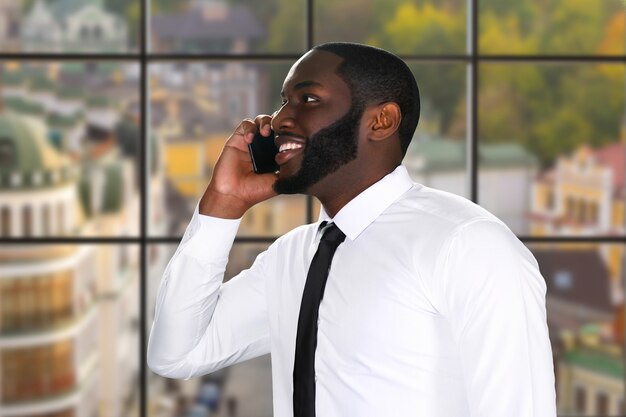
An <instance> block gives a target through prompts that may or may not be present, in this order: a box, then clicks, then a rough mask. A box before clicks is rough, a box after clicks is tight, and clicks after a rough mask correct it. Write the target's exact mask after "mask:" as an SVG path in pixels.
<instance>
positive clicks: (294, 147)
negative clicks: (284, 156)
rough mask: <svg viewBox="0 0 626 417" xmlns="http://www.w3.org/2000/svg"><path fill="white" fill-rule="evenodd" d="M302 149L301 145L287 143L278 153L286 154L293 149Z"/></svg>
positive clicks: (281, 146)
mask: <svg viewBox="0 0 626 417" xmlns="http://www.w3.org/2000/svg"><path fill="white" fill-rule="evenodd" d="M302 147H303V145H302V144H301V143H295V142H287V143H283V144H282V145H280V148H278V152H286V151H290V150H292V149H300V148H302Z"/></svg>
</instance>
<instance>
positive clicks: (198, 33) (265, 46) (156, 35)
mask: <svg viewBox="0 0 626 417" xmlns="http://www.w3.org/2000/svg"><path fill="white" fill-rule="evenodd" d="M149 1H150V6H151V12H152V14H151V17H150V49H151V51H153V52H157V53H164V52H175V53H184V54H233V55H241V54H254V53H268V52H271V53H294V52H295V53H299V52H303V51H304V50H305V42H304V37H305V32H306V30H305V29H306V25H304V24H303V23H304V20H305V6H306V3H305V1H303V0H292V1H286V0H263V1H262V2H258V1H254V0H236V1H226V0H179V1H176V2H171V1H167V0H149Z"/></svg>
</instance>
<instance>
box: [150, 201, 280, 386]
mask: <svg viewBox="0 0 626 417" xmlns="http://www.w3.org/2000/svg"><path fill="white" fill-rule="evenodd" d="M239 223H240V220H228V219H219V218H214V217H209V216H203V215H201V214H199V213H198V209H197V208H196V211H195V213H194V215H193V217H192V220H191V222H190V224H189V226H188V227H187V230H186V231H185V234H184V236H183V239H182V241H181V243H180V245H179V247H178V249H177V250H176V252H175V254H174V256H173V257H172V259H171V260H170V262H169V264H168V265H167V267H166V269H165V272H164V274H163V277H162V279H161V284H160V287H159V291H158V294H157V300H156V307H155V314H154V323H153V325H152V330H151V331H150V339H149V342H148V354H147V355H148V358H147V359H148V366H149V367H150V369H152V371H154V372H155V373H157V374H159V375H162V376H165V377H169V378H184V379H189V378H191V377H193V376H198V375H203V374H207V373H210V372H213V371H216V370H218V369H220V368H223V367H225V366H228V365H232V364H234V363H237V362H241V361H244V360H247V359H251V358H254V357H257V356H260V355H263V354H266V353H269V325H268V320H267V305H266V294H265V280H266V276H267V271H266V253H265V252H264V253H262V254H261V255H259V256H258V257H257V259H256V260H255V262H254V264H253V265H252V267H251V268H250V269H248V270H246V271H243V272H242V273H240V274H239V275H238V276H236V277H234V278H232V279H231V280H229V281H228V282H226V283H222V280H223V277H224V271H225V269H226V264H227V262H228V254H229V252H230V249H231V247H232V244H233V241H234V239H235V235H236V233H237V229H238V227H239Z"/></svg>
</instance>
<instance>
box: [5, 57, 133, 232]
mask: <svg viewBox="0 0 626 417" xmlns="http://www.w3.org/2000/svg"><path fill="white" fill-rule="evenodd" d="M0 77H1V79H0V159H2V160H3V161H4V162H5V163H2V164H0V213H2V219H3V221H2V223H3V225H2V235H3V236H11V237H24V236H34V237H38V236H94V235H95V236H119V235H137V234H138V232H139V222H138V219H139V211H138V207H139V187H138V172H137V166H138V164H137V159H138V157H139V155H138V145H139V124H140V122H139V119H140V114H139V113H138V111H137V109H136V106H132V105H131V103H133V102H134V103H136V102H137V101H138V93H139V85H138V84H139V81H138V65H137V64H122V63H114V62H80V63H79V62H45V63H44V62H42V63H35V62H5V63H4V64H0Z"/></svg>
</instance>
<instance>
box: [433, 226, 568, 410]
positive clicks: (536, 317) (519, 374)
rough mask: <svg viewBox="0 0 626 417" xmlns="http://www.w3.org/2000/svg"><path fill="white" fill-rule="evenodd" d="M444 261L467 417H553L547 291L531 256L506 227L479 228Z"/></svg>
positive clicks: (458, 240)
mask: <svg viewBox="0 0 626 417" xmlns="http://www.w3.org/2000/svg"><path fill="white" fill-rule="evenodd" d="M441 261H442V268H443V270H442V271H443V273H442V275H441V276H442V280H441V281H440V282H441V285H442V287H441V288H440V294H441V295H442V298H443V303H444V305H445V306H446V307H445V308H446V309H447V311H446V312H445V314H446V315H447V316H448V319H449V323H450V326H451V331H452V334H453V337H454V339H455V341H456V342H457V346H458V349H459V354H460V358H461V361H462V371H463V374H464V379H465V383H466V391H467V398H468V401H469V408H470V410H471V414H470V415H471V416H473V417H474V416H476V417H478V416H480V417H501V416H508V417H555V416H556V399H555V397H556V396H555V387H554V370H553V361H552V350H551V347H550V340H549V337H548V327H547V322H546V308H545V295H546V284H545V281H544V279H543V278H542V276H541V274H540V272H539V269H538V266H537V262H536V260H535V258H534V257H533V255H532V254H531V252H530V251H529V250H528V249H527V248H526V247H525V246H524V245H523V244H522V243H521V242H520V241H519V240H518V239H517V238H516V237H515V235H514V234H513V233H512V232H511V231H510V230H509V229H508V228H506V227H505V226H504V225H502V224H499V223H497V222H495V221H492V220H478V221H474V222H472V223H470V224H466V225H464V226H462V227H461V228H460V229H458V230H457V232H456V233H454V234H453V235H452V236H451V237H450V238H449V246H448V249H447V250H444V259H442V260H441Z"/></svg>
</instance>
